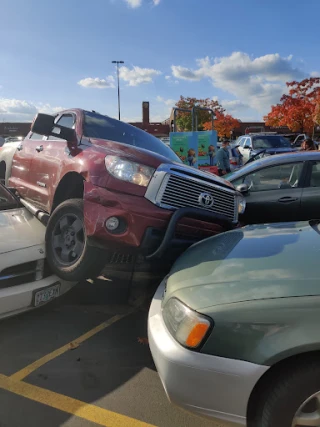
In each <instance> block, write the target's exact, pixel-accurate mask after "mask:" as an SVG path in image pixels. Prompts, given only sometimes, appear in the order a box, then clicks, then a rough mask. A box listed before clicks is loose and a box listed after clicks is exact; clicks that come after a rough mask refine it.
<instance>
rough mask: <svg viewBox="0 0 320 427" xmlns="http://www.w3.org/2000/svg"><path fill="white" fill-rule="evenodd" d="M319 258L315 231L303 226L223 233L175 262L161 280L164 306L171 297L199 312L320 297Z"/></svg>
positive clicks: (274, 226)
mask: <svg viewBox="0 0 320 427" xmlns="http://www.w3.org/2000/svg"><path fill="white" fill-rule="evenodd" d="M319 254H320V234H319V231H318V230H317V227H316V226H311V225H310V224H309V223H308V222H297V223H281V224H270V225H258V226H248V227H245V228H243V229H238V230H234V231H230V232H227V233H223V234H220V235H218V236H215V237H212V238H209V239H206V240H203V241H202V242H199V243H197V244H195V245H193V246H192V247H190V248H189V249H188V250H187V251H186V252H185V253H184V254H183V255H182V256H181V257H180V258H179V259H178V260H177V262H176V263H175V265H174V266H173V268H172V270H171V272H170V276H169V278H168V280H167V287H166V294H165V301H166V300H167V299H168V298H170V297H173V296H175V297H177V298H179V299H181V300H182V301H183V302H185V303H186V304H187V305H188V306H190V307H191V308H193V309H195V310H199V309H201V308H205V307H210V306H216V305H221V304H231V303H237V302H243V301H253V300H261V299H270V298H286V297H299V296H305V295H320V285H319V268H318V266H317V262H318V257H319ZM165 301H164V303H165Z"/></svg>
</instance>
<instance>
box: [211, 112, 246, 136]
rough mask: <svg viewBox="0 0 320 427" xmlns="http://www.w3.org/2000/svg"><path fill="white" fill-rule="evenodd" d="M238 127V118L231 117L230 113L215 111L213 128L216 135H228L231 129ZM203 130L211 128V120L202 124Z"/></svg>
mask: <svg viewBox="0 0 320 427" xmlns="http://www.w3.org/2000/svg"><path fill="white" fill-rule="evenodd" d="M239 127H240V122H239V120H237V119H235V118H234V117H232V116H231V115H230V114H225V113H224V112H221V111H216V119H215V120H214V124H213V128H214V130H216V131H217V133H218V136H219V137H221V138H223V137H227V138H229V137H230V134H231V131H233V130H234V129H237V128H239ZM204 130H212V122H211V121H209V122H207V123H205V124H204Z"/></svg>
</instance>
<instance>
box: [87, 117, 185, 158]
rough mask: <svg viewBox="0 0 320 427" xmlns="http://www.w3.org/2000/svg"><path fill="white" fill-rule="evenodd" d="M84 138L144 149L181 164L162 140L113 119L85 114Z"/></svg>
mask: <svg viewBox="0 0 320 427" xmlns="http://www.w3.org/2000/svg"><path fill="white" fill-rule="evenodd" d="M83 130H84V136H86V137H88V138H98V139H106V140H108V141H115V142H121V143H123V144H128V145H133V146H134V147H138V148H144V149H145V150H149V151H152V152H153V153H156V154H160V155H161V156H163V157H166V158H168V159H170V160H172V161H174V162H179V163H181V160H180V159H179V157H178V156H177V155H176V154H175V152H174V151H173V150H172V149H171V148H170V147H168V146H167V145H166V144H164V143H163V142H162V141H161V140H160V139H158V138H156V137H154V136H152V135H150V134H149V133H147V132H144V131H143V130H141V129H138V128H136V127H134V126H131V125H129V124H127V123H123V122H120V121H119V120H116V119H112V118H111V117H107V116H102V115H101V114H97V113H91V112H88V111H87V112H85V118H84V129H83Z"/></svg>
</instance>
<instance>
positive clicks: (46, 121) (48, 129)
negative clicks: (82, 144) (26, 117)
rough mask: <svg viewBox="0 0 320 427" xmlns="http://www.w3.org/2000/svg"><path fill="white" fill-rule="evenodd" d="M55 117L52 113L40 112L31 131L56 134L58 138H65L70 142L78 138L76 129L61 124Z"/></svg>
mask: <svg viewBox="0 0 320 427" xmlns="http://www.w3.org/2000/svg"><path fill="white" fill-rule="evenodd" d="M54 119H55V118H54V117H53V116H51V115H50V114H42V113H38V114H37V115H36V117H35V119H34V121H33V123H32V125H31V132H34V133H38V134H39V135H45V136H50V135H52V136H55V137H56V138H61V139H65V140H66V141H68V142H73V141H75V140H76V132H75V130H74V129H71V128H68V127H65V126H60V125H58V124H56V123H54Z"/></svg>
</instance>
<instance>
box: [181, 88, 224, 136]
mask: <svg viewBox="0 0 320 427" xmlns="http://www.w3.org/2000/svg"><path fill="white" fill-rule="evenodd" d="M176 107H178V108H182V109H186V110H191V109H192V108H193V107H201V108H211V109H212V110H213V111H214V112H215V113H217V112H223V111H224V110H223V108H222V107H221V105H220V104H219V102H218V101H214V100H212V99H210V98H206V99H197V98H190V97H186V98H185V97H184V96H180V99H179V101H178V102H177V103H176ZM197 117H198V129H196V130H203V129H204V124H205V123H207V122H209V121H211V113H210V112H208V111H203V110H198V111H197ZM176 125H177V129H178V130H179V131H183V132H187V131H189V132H190V131H191V130H192V115H191V112H190V113H189V112H181V111H179V112H177V116H176Z"/></svg>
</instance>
